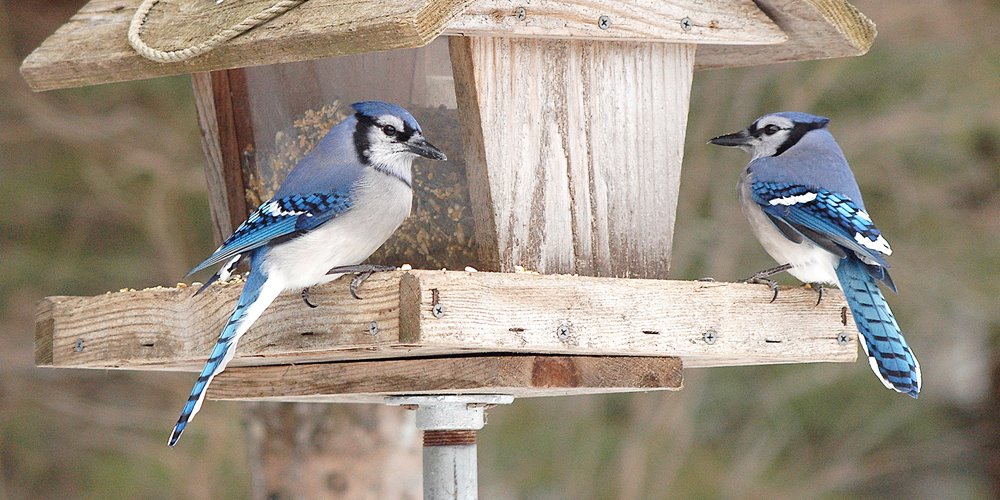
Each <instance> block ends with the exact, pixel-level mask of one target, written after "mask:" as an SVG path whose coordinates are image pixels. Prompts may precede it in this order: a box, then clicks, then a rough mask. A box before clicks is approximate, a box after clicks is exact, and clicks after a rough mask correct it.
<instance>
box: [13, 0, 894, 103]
mask: <svg viewBox="0 0 1000 500" xmlns="http://www.w3.org/2000/svg"><path fill="white" fill-rule="evenodd" d="M160 3H161V4H163V5H164V6H163V7H161V8H166V7H172V10H174V11H177V10H179V9H181V7H183V6H181V5H180V4H182V3H183V2H182V1H181V0H162V1H161V2H160ZM203 3H205V4H209V3H212V4H214V2H203ZM259 3H260V2H255V4H259ZM139 4H140V0H92V1H91V2H89V3H88V4H87V5H86V6H84V7H83V8H82V9H81V10H80V11H79V12H77V13H76V14H75V15H74V16H73V17H72V19H70V20H69V21H68V22H67V23H66V24H64V25H63V26H62V27H61V28H59V30H57V31H56V32H55V33H54V34H53V35H52V36H50V37H49V38H48V39H47V40H46V41H45V42H44V43H43V44H42V45H41V46H40V47H38V48H37V49H36V50H35V51H34V52H33V53H32V54H31V55H29V56H28V58H27V59H25V61H24V63H23V64H22V66H21V73H22V75H23V76H24V78H25V80H26V81H27V82H28V84H29V85H30V86H31V87H32V88H33V89H35V90H50V89H56V88H66V87H76V86H82V85H93V84H98V83H110V82H117V81H127V80H137V79H144V78H153V77H158V76H167V75H176V74H185V73H194V72H199V71H209V70H218V69H227V68H237V67H248V66H256V65H262V64H275V63H281V62H291V61H301V60H307V59H316V58H320V57H330V56H336V55H343V54H349V53H358V52H373V51H379V50H388V49H396V48H407V47H419V46H422V45H425V44H427V43H429V42H430V41H431V40H433V39H434V38H435V37H437V36H439V35H442V34H465V35H503V36H508V37H535V36H544V37H549V38H551V37H560V38H577V39H580V38H583V39H601V40H645V41H661V42H663V41H669V42H674V43H685V44H708V45H704V46H703V47H701V48H700V49H699V51H698V58H697V60H696V62H695V68H696V69H699V68H716V67H726V66H746V65H756V64H768V63H775V62H785V61H797V60H809V59H821V58H830V57H844V56H854V55H860V54H864V53H865V52H867V50H868V48H869V47H870V46H871V43H872V40H873V39H874V37H875V28H874V24H873V23H872V22H871V21H870V20H868V19H867V18H866V17H865V16H864V15H863V14H861V13H860V12H858V11H857V9H855V8H854V7H853V6H851V5H850V4H849V3H847V2H846V1H844V0H759V1H757V2H752V1H750V0H719V1H713V2H705V1H703V0H675V1H670V2H660V1H656V0H629V1H610V0H531V1H527V0H525V1H524V2H513V1H505V0H471V1H470V0H415V1H414V0H411V1H402V0H397V1H391V2H383V1H377V0H350V1H345V0H310V1H308V2H305V3H304V4H302V5H301V6H299V7H297V8H295V9H292V10H291V11H289V12H288V13H286V14H284V15H282V16H280V17H278V18H276V19H274V20H272V21H270V22H268V23H267V24H264V25H262V26H260V27H258V28H256V29H253V30H251V31H250V32H248V33H246V34H244V35H241V36H239V37H236V38H234V39H233V40H231V41H229V42H227V43H226V44H225V45H224V46H222V47H219V48H217V49H216V50H213V51H212V52H209V53H207V54H205V55H202V56H199V57H196V58H194V59H191V60H188V61H183V62H176V63H166V64H165V63H157V62H153V61H149V60H146V59H144V58H142V57H141V56H140V55H139V54H137V53H136V52H135V51H134V50H133V49H132V47H131V46H129V44H128V42H127V38H126V33H127V31H128V25H129V22H130V21H131V18H132V14H133V12H135V9H136V8H137V7H138V6H139ZM240 4H241V2H234V3H232V4H230V3H228V2H227V3H226V9H240V8H247V7H242V6H241V5H240ZM518 7H524V9H525V10H524V17H523V19H520V20H519V12H520V11H519V10H518ZM216 8H217V7H216ZM156 12H157V11H155V10H154V12H153V14H151V16H150V18H149V19H148V20H147V25H148V27H147V29H146V31H145V32H147V33H148V34H149V35H150V36H153V37H156V36H159V37H161V38H164V40H165V41H166V46H163V47H157V48H162V49H176V48H180V47H181V46H182V45H183V44H184V43H188V42H191V41H193V40H196V39H197V38H198V36H199V35H198V34H197V33H192V32H191V27H204V28H206V29H214V28H212V26H214V25H215V24H217V23H218V22H219V21H220V19H222V20H225V19H229V18H230V17H233V15H232V13H228V14H227V15H226V16H223V15H221V14H220V15H219V16H215V15H214V12H215V11H213V10H212V9H190V8H187V7H184V12H185V14H184V15H177V16H173V17H164V16H160V17H157V15H156ZM227 12H228V10H227ZM602 15H604V16H607V18H608V24H604V26H606V27H605V28H604V29H602V28H601V26H602V24H601V23H600V16H602ZM199 16H200V17H199ZM679 16H683V17H679ZM239 17H240V16H236V17H235V18H234V19H236V18H239ZM685 19H687V21H685ZM206 36H210V34H208V35H206ZM147 38H149V37H148V36H147ZM785 38H787V40H785ZM783 40H785V41H784V42H783V43H782V41H783ZM754 44H764V45H754ZM775 44H777V45H775ZM153 45H156V44H155V43H153Z"/></svg>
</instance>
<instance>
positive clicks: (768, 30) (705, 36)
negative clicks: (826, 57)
mask: <svg viewBox="0 0 1000 500" xmlns="http://www.w3.org/2000/svg"><path fill="white" fill-rule="evenodd" d="M518 8H523V9H524V10H523V17H520V16H518V12H519V11H518ZM601 16H606V17H607V19H608V21H609V24H608V25H606V27H605V28H603V29H602V28H601V26H599V24H598V20H599V19H600V18H601ZM684 19H686V20H687V22H686V23H684V24H682V20H684ZM444 34H446V35H464V36H504V37H512V38H575V39H591V40H619V41H625V40H632V41H646V42H652V41H658V42H673V43H684V44H687V43H698V44H701V43H712V44H715V43H725V44H739V45H743V44H751V45H753V44H775V43H782V42H784V41H786V40H787V37H786V36H785V34H784V33H783V32H782V31H781V28H779V27H778V26H777V25H776V24H774V22H773V21H771V20H770V19H769V18H768V17H767V16H766V15H764V13H763V12H761V10H760V9H758V8H757V6H756V5H754V2H752V1H751V0H715V1H711V2H705V1H677V0H675V1H669V2H666V1H663V0H614V1H610V0H476V1H474V2H472V4H471V5H469V7H468V8H467V9H466V10H465V11H464V12H462V14H460V15H459V16H457V17H456V18H455V19H454V20H452V21H451V22H449V23H448V25H447V28H445V30H444Z"/></svg>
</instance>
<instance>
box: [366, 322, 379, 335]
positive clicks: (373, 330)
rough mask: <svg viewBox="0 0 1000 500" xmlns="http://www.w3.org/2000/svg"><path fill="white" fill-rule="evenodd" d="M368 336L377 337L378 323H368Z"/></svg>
mask: <svg viewBox="0 0 1000 500" xmlns="http://www.w3.org/2000/svg"><path fill="white" fill-rule="evenodd" d="M368 335H378V323H376V322H374V321H372V322H371V323H368Z"/></svg>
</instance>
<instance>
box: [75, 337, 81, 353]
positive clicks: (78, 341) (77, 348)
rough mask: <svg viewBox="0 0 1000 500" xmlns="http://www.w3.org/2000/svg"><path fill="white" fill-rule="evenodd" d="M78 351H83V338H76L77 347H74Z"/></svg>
mask: <svg viewBox="0 0 1000 500" xmlns="http://www.w3.org/2000/svg"><path fill="white" fill-rule="evenodd" d="M73 350H75V351H76V352H83V339H77V340H76V347H74V348H73Z"/></svg>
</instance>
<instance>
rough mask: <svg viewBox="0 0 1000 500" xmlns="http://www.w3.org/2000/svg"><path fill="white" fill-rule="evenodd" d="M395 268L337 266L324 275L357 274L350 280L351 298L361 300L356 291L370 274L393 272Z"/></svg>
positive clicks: (370, 265) (373, 265)
mask: <svg viewBox="0 0 1000 500" xmlns="http://www.w3.org/2000/svg"><path fill="white" fill-rule="evenodd" d="M395 270H396V268H395V266H380V265H377V264H358V265H354V266H338V267H335V268H333V269H330V270H329V271H327V272H326V274H348V273H358V275H357V276H355V277H354V279H352V280H351V296H352V297H354V298H355V299H358V300H361V297H360V296H358V289H359V288H361V285H362V284H363V283H364V282H365V280H367V279H368V278H370V277H371V275H372V274H375V273H380V272H383V271H395Z"/></svg>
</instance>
